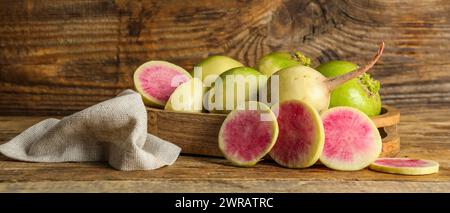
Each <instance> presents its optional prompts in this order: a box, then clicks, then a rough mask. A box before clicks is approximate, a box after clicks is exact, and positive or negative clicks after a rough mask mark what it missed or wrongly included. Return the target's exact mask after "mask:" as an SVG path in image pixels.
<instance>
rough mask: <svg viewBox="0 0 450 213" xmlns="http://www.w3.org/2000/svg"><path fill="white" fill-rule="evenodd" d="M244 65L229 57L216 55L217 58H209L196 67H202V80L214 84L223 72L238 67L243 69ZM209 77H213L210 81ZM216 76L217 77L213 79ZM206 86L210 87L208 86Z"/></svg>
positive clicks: (192, 73)
mask: <svg viewBox="0 0 450 213" xmlns="http://www.w3.org/2000/svg"><path fill="white" fill-rule="evenodd" d="M243 66H244V65H243V64H242V63H241V62H239V61H236V60H234V59H232V58H230V57H228V56H222V55H215V56H209V57H208V58H206V59H204V60H203V61H201V62H200V63H198V64H197V65H195V67H201V68H202V76H201V79H202V81H203V82H204V83H208V82H205V80H207V81H209V82H211V83H212V82H214V81H215V77H218V76H219V75H220V74H222V73H223V72H225V71H227V70H229V69H232V68H236V67H243ZM191 75H192V76H194V71H192V72H191ZM208 76H211V77H210V78H209V79H206V78H207V77H208ZM213 76H215V77H213ZM194 77H197V76H194ZM205 86H209V85H208V84H207V85H205Z"/></svg>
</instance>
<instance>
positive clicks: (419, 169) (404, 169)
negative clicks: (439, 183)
mask: <svg viewBox="0 0 450 213" xmlns="http://www.w3.org/2000/svg"><path fill="white" fill-rule="evenodd" d="M369 168H370V169H371V170H374V171H377V172H385V173H392V174H401V175H426V174H432V173H437V172H438V171H439V163H437V162H436V161H432V160H422V159H411V158H379V159H377V160H376V161H375V162H374V163H372V164H371V165H370V166H369Z"/></svg>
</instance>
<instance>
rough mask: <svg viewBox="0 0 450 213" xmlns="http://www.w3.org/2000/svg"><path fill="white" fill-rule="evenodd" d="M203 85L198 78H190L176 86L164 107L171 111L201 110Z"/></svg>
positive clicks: (203, 92)
mask: <svg viewBox="0 0 450 213" xmlns="http://www.w3.org/2000/svg"><path fill="white" fill-rule="evenodd" d="M204 94H205V87H204V86H203V82H202V81H201V80H200V79H198V78H192V79H190V80H189V81H186V82H184V83H183V84H181V85H180V86H178V87H177V88H176V89H175V91H174V92H173V93H172V95H170V98H169V100H168V101H167V103H166V106H165V107H164V110H165V111H172V112H202V109H203V106H202V104H203V95H204Z"/></svg>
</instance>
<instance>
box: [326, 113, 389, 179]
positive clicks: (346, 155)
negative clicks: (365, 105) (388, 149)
mask: <svg viewBox="0 0 450 213" xmlns="http://www.w3.org/2000/svg"><path fill="white" fill-rule="evenodd" d="M322 121H323V126H324V129H325V146H324V148H323V152H322V155H321V156H320V161H321V162H322V163H323V164H324V165H325V166H327V167H329V168H332V169H336V170H343V171H354V170H360V169H363V168H365V167H367V166H369V165H370V164H371V163H373V162H374V161H375V160H376V159H377V158H378V156H379V155H380V153H381V146H382V144H381V136H380V133H379V132H378V129H377V128H376V127H375V124H374V123H373V122H372V120H371V119H370V118H369V117H367V115H365V114H364V113H363V112H361V111H359V110H357V109H355V108H351V107H335V108H331V109H328V110H326V111H325V112H323V113H322Z"/></svg>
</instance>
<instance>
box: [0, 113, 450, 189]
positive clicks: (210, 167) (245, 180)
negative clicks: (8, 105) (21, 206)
mask: <svg viewBox="0 0 450 213" xmlns="http://www.w3.org/2000/svg"><path fill="white" fill-rule="evenodd" d="M401 113H402V115H401V122H400V126H399V132H400V134H401V143H402V147H401V149H402V151H401V153H400V154H399V155H398V156H399V157H413V158H425V159H432V160H436V161H438V162H439V163H440V171H439V173H438V174H432V175H425V176H402V175H393V174H383V173H377V172H373V171H370V170H367V169H364V170H362V171H357V172H340V171H333V170H330V169H327V168H326V167H324V166H321V165H316V166H314V167H312V168H308V169H286V168H281V167H279V166H277V165H276V164H275V163H273V162H262V163H260V164H258V165H257V166H255V167H252V168H238V167H234V166H231V165H230V164H229V163H228V162H227V161H226V160H224V159H221V158H208V157H198V156H181V157H180V158H179V159H178V160H177V161H176V163H175V164H174V165H172V166H168V167H165V168H161V169H158V170H154V171H133V172H121V171H116V170H114V169H112V168H111V167H109V166H108V165H107V164H106V163H102V162H98V163H97V162H92V163H27V162H18V161H13V160H9V159H7V158H6V157H5V156H0V191H1V192H450V170H449V167H450V121H449V118H450V110H449V109H448V107H445V106H442V107H436V108H411V109H408V108H402V109H401ZM42 119H45V117H25V116H21V117H18V116H3V117H0V143H5V142H7V141H8V140H9V139H11V138H13V137H14V136H15V135H17V134H18V133H19V132H21V131H22V130H24V129H26V128H27V127H29V126H31V125H32V124H34V123H36V122H38V121H40V120H42Z"/></svg>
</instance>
